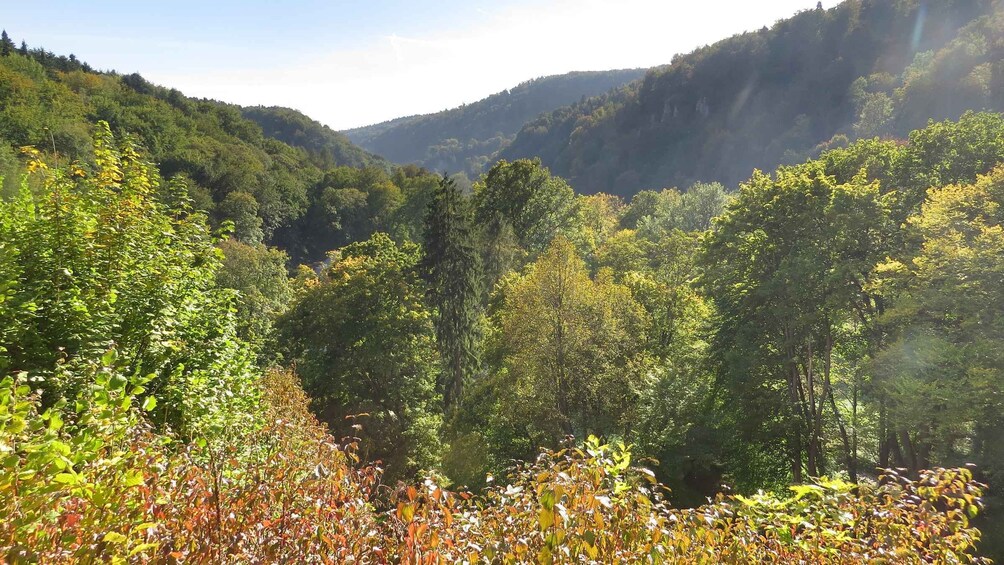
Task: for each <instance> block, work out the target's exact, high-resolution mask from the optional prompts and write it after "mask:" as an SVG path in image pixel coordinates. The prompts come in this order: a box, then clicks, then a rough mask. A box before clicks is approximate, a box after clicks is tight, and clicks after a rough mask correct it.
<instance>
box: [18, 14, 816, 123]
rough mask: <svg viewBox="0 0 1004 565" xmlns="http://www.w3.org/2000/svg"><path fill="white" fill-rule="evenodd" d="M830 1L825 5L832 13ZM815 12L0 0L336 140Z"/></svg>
mask: <svg viewBox="0 0 1004 565" xmlns="http://www.w3.org/2000/svg"><path fill="white" fill-rule="evenodd" d="M834 3H835V1H834V0H830V1H828V2H824V3H823V4H824V6H825V7H827V8H829V7H831V6H832V5H833V4H834ZM815 6H816V1H815V0H758V1H754V0H701V1H694V0H662V1H658V0H654V1H653V0H619V1H609V0H608V1H600V0H537V1H530V0H497V1H495V2H490V1H486V0H468V1H462V0H441V1H438V2H407V1H404V0H369V1H346V0H328V1H322V0H286V1H281V2H280V1H268V0H241V1H238V0H201V1H194V0H173V1H166V0H156V1H155V0H128V1H125V0H92V1H88V2H81V1H80V0H51V1H50V0H36V1H33V2H22V1H17V0H0V27H3V28H5V29H6V30H7V32H8V33H9V34H10V36H11V38H12V39H13V40H14V41H15V42H17V43H18V44H20V42H21V40H22V39H23V40H25V41H27V43H28V45H29V46H30V47H37V46H42V47H45V48H46V49H48V50H49V51H53V52H55V53H57V54H62V55H68V54H70V53H73V54H74V55H76V56H77V58H79V59H80V60H82V61H86V62H88V63H89V64H90V65H91V66H93V67H95V68H97V69H101V70H115V71H117V72H120V73H123V74H126V73H132V72H138V73H140V74H141V75H143V77H144V78H146V79H147V80H149V81H151V82H154V83H156V84H160V85H163V86H167V87H171V88H177V89H178V90H180V91H182V92H183V93H185V94H187V95H189V96H196V97H206V98H215V99H217V100H223V101H226V102H232V103H236V104H241V105H245V106H254V105H266V106H286V107H290V108H295V109H297V110H300V111H302V112H304V113H305V114H307V115H308V116H310V117H312V118H314V119H316V120H318V121H320V122H321V123H324V124H326V125H329V126H331V127H332V128H335V129H348V128H352V127H357V126H362V125H368V124H372V123H378V122H381V121H385V120H389V119H392V118H396V117H400V116H407V115H412V114H425V113H430V112H437V111H440V110H444V109H447V108H453V107H456V106H459V105H461V104H464V103H469V102H474V101H477V100H480V99H482V98H484V97H486V96H488V95H490V94H493V93H495V92H499V91H501V90H505V89H506V88H509V87H512V86H515V85H517V84H519V83H520V82H523V81H525V80H529V79H532V78H536V77H541V76H547V75H553V74H561V73H566V72H570V71H588V70H606V69H619V68H635V67H652V66H656V65H662V64H667V63H669V62H670V61H671V60H672V58H673V55H675V54H679V53H687V52H689V51H692V50H693V49H694V48H696V47H699V46H701V45H707V44H710V43H714V42H715V41H717V40H719V39H722V38H725V37H728V36H730V35H732V34H735V33H740V32H743V31H748V30H755V29H759V28H760V27H763V26H765V25H766V26H770V25H771V24H773V23H774V22H775V21H777V20H779V19H782V18H786V17H789V16H791V15H792V14H794V13H795V12H797V11H800V10H805V9H810V8H814V7H815Z"/></svg>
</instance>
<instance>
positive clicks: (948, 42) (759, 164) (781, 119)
mask: <svg viewBox="0 0 1004 565" xmlns="http://www.w3.org/2000/svg"><path fill="white" fill-rule="evenodd" d="M1002 38H1004V10H1002V3H1001V2H1000V1H999V0H994V1H989V0H956V1H953V2H924V1H920V0H906V1H895V0H848V1H846V2H844V3H842V4H840V5H838V6H836V7H834V8H831V9H828V10H824V9H821V8H817V9H815V10H805V11H802V12H799V13H798V14H796V15H794V16H793V17H791V18H788V19H785V20H781V21H779V22H777V23H776V24H775V25H774V26H773V27H771V28H766V27H764V28H763V29H761V30H759V31H756V32H750V33H743V34H740V35H736V36H733V37H731V38H728V39H725V40H723V41H719V42H717V43H715V44H713V45H710V46H707V47H702V48H700V49H697V50H695V51H694V52H692V53H690V54H688V55H683V56H678V57H675V58H674V59H673V62H672V64H670V65H668V66H665V67H660V68H656V69H653V70H651V71H649V72H648V73H647V74H646V76H645V77H644V78H643V79H641V80H638V81H635V82H633V83H631V84H630V85H628V86H626V87H624V88H622V89H619V90H617V91H615V92H611V93H607V94H603V95H600V96H597V97H593V98H591V99H588V100H584V101H581V102H579V103H576V104H572V105H570V106H566V107H563V108H559V109H557V110H555V111H553V112H551V113H549V114H547V115H544V116H541V117H539V118H537V119H535V120H533V121H531V122H530V123H528V124H526V125H525V126H524V127H523V128H522V129H521V130H520V132H519V133H518V134H517V136H516V138H515V139H514V140H513V142H512V143H510V144H507V145H506V147H504V148H503V149H502V150H501V151H500V153H499V157H501V158H506V159H510V160H511V159H516V158H521V157H540V158H541V160H542V162H543V164H544V165H546V166H548V167H549V168H550V169H551V170H552V172H553V173H554V174H557V175H560V176H562V177H565V178H567V179H568V180H569V182H570V183H571V184H572V185H573V186H574V187H575V188H576V190H578V191H582V192H599V191H603V192H611V193H615V194H620V195H631V194H633V193H635V192H637V191H638V190H640V189H643V188H661V187H669V186H680V187H686V186H688V185H689V184H691V183H693V182H695V181H721V182H724V183H727V184H730V185H733V186H734V185H735V184H736V183H738V182H739V181H741V180H743V179H746V178H748V177H749V174H750V172H751V171H752V170H753V169H754V168H760V169H765V170H767V169H772V168H774V167H775V166H777V165H778V164H783V163H793V162H798V161H801V160H803V159H805V158H806V157H808V156H811V155H813V154H815V153H818V152H819V150H821V149H823V148H826V147H831V146H838V145H842V144H845V143H846V142H847V141H848V140H849V139H854V138H861V137H872V136H892V137H903V136H905V135H906V134H907V133H908V132H909V131H911V130H913V129H916V128H919V127H922V126H923V125H924V124H925V123H926V122H927V121H928V120H929V119H936V120H940V119H955V118H958V117H959V115H961V114H962V113H963V112H964V111H966V110H970V109H972V110H980V109H989V110H998V111H999V110H1004V40H1002Z"/></svg>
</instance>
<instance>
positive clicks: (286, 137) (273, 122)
mask: <svg viewBox="0 0 1004 565" xmlns="http://www.w3.org/2000/svg"><path fill="white" fill-rule="evenodd" d="M241 114H242V115H243V116H244V117H245V118H247V119H249V120H251V121H252V122H254V123H256V124H258V125H259V126H260V127H261V129H262V131H263V132H264V133H265V135H267V136H268V137H271V138H273V139H278V140H279V141H281V142H283V143H287V144H289V145H291V146H293V147H299V148H301V149H304V150H305V151H306V152H307V154H308V155H310V160H311V162H313V163H314V164H315V165H316V166H318V167H319V168H321V169H330V168H333V167H337V166H348V167H358V168H361V167H369V166H376V167H380V168H385V169H386V168H388V167H389V164H388V163H387V162H386V161H385V160H384V159H383V158H381V157H378V156H376V155H373V154H372V153H367V152H366V151H363V150H362V149H360V148H359V147H357V146H355V145H352V142H351V141H349V139H348V138H347V137H346V136H345V135H343V134H341V133H338V132H336V131H334V130H332V129H331V128H329V127H328V126H325V125H321V124H320V123H318V122H315V121H314V120H311V119H310V118H308V117H307V116H305V115H303V114H301V113H300V112H297V111H296V110H291V109H289V108H277V107H270V108H266V107H264V106H255V107H252V108H242V109H241ZM402 162H404V161H402Z"/></svg>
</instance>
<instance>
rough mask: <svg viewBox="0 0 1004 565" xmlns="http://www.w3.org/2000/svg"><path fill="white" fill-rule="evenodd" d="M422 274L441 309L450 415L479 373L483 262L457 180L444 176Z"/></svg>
mask: <svg viewBox="0 0 1004 565" xmlns="http://www.w3.org/2000/svg"><path fill="white" fill-rule="evenodd" d="M423 272H424V274H425V277H426V281H427V282H428V284H429V298H430V301H431V303H432V305H433V306H434V307H435V309H436V314H435V327H436V342H437V344H438V347H439V352H440V358H441V360H442V363H443V373H442V376H441V378H440V386H441V388H442V390H443V401H444V404H445V405H446V408H447V410H449V409H450V408H451V407H453V406H455V405H457V404H459V402H460V401H461V398H462V396H463V390H464V384H465V383H466V382H467V381H468V380H469V379H471V378H473V376H474V375H475V373H476V372H477V370H478V367H479V363H480V352H481V337H482V336H481V314H482V310H481V308H482V306H481V304H482V302H481V293H482V284H481V260H480V255H479V254H478V250H477V247H476V245H475V234H474V228H473V217H472V214H471V210H470V207H469V205H468V202H467V200H465V198H464V197H463V195H462V194H461V193H460V189H459V188H458V187H457V185H456V183H455V182H454V181H453V179H451V178H449V177H447V176H446V175H443V178H442V180H441V181H440V182H439V186H437V187H436V190H435V192H434V193H433V197H432V200H431V201H430V202H429V208H428V210H427V212H426V216H425V255H424V257H423Z"/></svg>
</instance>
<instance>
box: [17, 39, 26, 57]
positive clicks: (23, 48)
mask: <svg viewBox="0 0 1004 565" xmlns="http://www.w3.org/2000/svg"><path fill="white" fill-rule="evenodd" d="M17 52H18V53H20V54H21V56H22V57H27V56H28V43H27V42H25V41H24V40H23V39H22V40H21V48H20V49H18V50H17Z"/></svg>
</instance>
